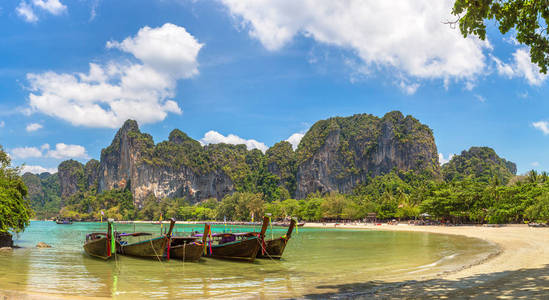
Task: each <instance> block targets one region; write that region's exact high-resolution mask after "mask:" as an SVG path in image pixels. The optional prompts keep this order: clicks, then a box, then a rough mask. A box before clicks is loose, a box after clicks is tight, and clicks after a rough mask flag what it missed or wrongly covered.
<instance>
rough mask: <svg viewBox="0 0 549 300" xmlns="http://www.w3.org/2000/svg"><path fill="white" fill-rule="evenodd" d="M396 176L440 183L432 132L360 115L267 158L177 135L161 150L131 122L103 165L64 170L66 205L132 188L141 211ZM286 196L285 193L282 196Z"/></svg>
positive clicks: (397, 116) (66, 165)
mask: <svg viewBox="0 0 549 300" xmlns="http://www.w3.org/2000/svg"><path fill="white" fill-rule="evenodd" d="M393 169H397V170H403V171H408V170H412V171H415V172H418V173H425V174H428V175H429V176H432V177H438V176H439V173H440V168H439V165H438V155H437V149H436V145H435V142H434V138H433V134H432V131H431V129H429V127H427V126H426V125H424V124H421V123H420V122H419V121H418V120H416V119H415V118H413V117H411V116H406V117H405V116H403V115H402V113H400V112H390V113H387V114H386V115H385V116H383V117H382V118H379V117H376V116H373V115H369V114H358V115H354V116H350V117H335V118H330V119H327V120H322V121H318V122H317V123H315V124H314V125H313V126H312V127H311V128H310V130H309V131H308V132H307V133H306V134H305V136H304V138H303V140H302V141H301V143H300V145H299V147H298V149H297V150H296V151H294V150H293V149H292V147H291V145H290V144H289V143H288V142H280V143H277V144H275V145H274V146H273V147H271V148H270V149H268V150H267V151H266V153H265V154H263V153H262V152H261V151H259V150H257V149H254V150H247V149H246V146H245V145H228V144H212V145H206V146H203V145H201V144H200V143H199V142H198V141H196V140H194V139H192V138H190V137H189V136H187V135H186V134H185V133H183V132H182V131H180V130H178V129H175V130H173V131H172V132H171V133H170V136H169V139H168V140H167V141H163V142H160V143H157V144H155V143H154V141H153V138H152V136H150V135H148V134H146V133H142V132H141V131H140V129H139V127H138V124H137V122H135V121H133V120H128V121H126V122H125V123H124V125H123V126H122V128H120V129H119V130H118V132H117V133H116V135H115V137H114V139H113V140H112V143H111V145H109V146H108V147H106V148H104V149H103V150H102V152H101V159H100V161H99V162H98V161H95V160H92V161H90V162H88V163H87V164H86V165H82V164H80V163H78V162H76V161H66V162H63V163H62V164H61V165H60V166H59V174H58V175H59V181H60V191H61V196H62V198H63V199H66V198H67V197H69V196H71V195H72V194H74V193H76V192H78V191H80V190H82V189H95V191H96V192H97V193H101V192H104V191H107V190H111V189H120V188H129V189H130V190H131V192H132V194H133V196H134V201H135V203H136V204H137V206H138V207H140V206H141V204H142V203H143V201H144V199H145V198H147V197H148V196H151V195H152V196H154V197H156V198H157V199H161V198H165V197H171V198H175V197H177V198H179V197H181V198H187V199H189V200H190V201H191V202H197V201H201V200H203V199H207V198H217V199H221V198H222V197H224V196H225V195H227V194H230V193H233V192H234V191H252V192H259V193H263V194H264V195H265V196H266V197H271V199H272V198H273V197H274V198H276V197H275V196H273V195H276V194H280V193H283V194H284V193H286V194H289V195H290V196H292V197H296V198H304V197H306V196H307V195H308V194H309V193H313V192H321V193H325V192H330V191H338V192H341V193H349V192H351V191H352V190H353V188H354V187H356V186H357V185H358V184H361V183H363V182H365V181H366V180H367V179H368V178H369V177H371V176H376V175H379V174H383V173H387V172H390V171H391V170H393ZM282 191H283V192H282Z"/></svg>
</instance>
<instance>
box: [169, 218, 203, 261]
mask: <svg viewBox="0 0 549 300" xmlns="http://www.w3.org/2000/svg"><path fill="white" fill-rule="evenodd" d="M209 232H210V224H205V225H204V234H203V235H202V242H199V239H200V238H199V237H197V236H194V237H193V236H188V237H178V236H174V237H172V239H171V241H170V258H173V259H182V260H184V261H197V260H199V259H200V257H202V254H203V253H204V245H205V244H206V238H207V236H208V233H209Z"/></svg>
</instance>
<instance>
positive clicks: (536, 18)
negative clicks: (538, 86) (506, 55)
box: [452, 0, 549, 73]
mask: <svg viewBox="0 0 549 300" xmlns="http://www.w3.org/2000/svg"><path fill="white" fill-rule="evenodd" d="M452 13H453V14H454V15H456V16H458V17H459V29H460V30H461V33H462V34H463V36H464V37H467V36H468V35H470V34H472V35H476V36H478V37H480V38H481V39H482V40H484V39H486V21H488V20H495V21H496V22H497V25H498V28H499V31H500V32H501V33H502V34H505V33H507V32H509V31H511V30H512V31H513V32H516V39H517V41H518V42H519V43H521V44H525V45H527V46H528V47H529V48H530V57H531V60H532V62H533V63H535V64H537V65H538V66H539V67H540V70H541V72H542V73H547V66H549V39H548V34H547V24H549V5H548V3H547V1H546V0H497V1H496V0H483V1H477V0H456V1H455V3H454V8H453V10H452Z"/></svg>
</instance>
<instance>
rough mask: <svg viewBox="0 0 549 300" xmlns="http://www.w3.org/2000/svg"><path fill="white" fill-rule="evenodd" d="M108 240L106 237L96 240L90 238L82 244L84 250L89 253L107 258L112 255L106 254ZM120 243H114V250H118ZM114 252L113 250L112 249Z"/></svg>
mask: <svg viewBox="0 0 549 300" xmlns="http://www.w3.org/2000/svg"><path fill="white" fill-rule="evenodd" d="M108 247H109V240H108V239H107V238H106V237H102V238H99V239H96V240H90V241H88V242H86V243H85V244H84V251H85V252H86V253H87V254H88V255H89V256H93V257H97V258H101V259H104V260H108V259H110V258H111V257H112V255H111V256H108V250H107V249H108ZM119 248H120V244H118V242H117V243H116V250H117V251H118V250H119ZM113 253H114V251H113Z"/></svg>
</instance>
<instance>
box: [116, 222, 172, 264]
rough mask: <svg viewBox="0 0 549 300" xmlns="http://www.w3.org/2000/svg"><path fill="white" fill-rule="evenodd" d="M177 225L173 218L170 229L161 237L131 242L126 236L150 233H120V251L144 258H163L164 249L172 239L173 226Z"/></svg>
mask: <svg viewBox="0 0 549 300" xmlns="http://www.w3.org/2000/svg"><path fill="white" fill-rule="evenodd" d="M174 225H175V220H174V219H171V222H170V229H169V230H168V233H167V234H165V235H162V236H159V237H155V238H152V239H147V240H144V241H140V242H136V243H131V244H129V243H128V242H127V241H125V240H124V238H125V237H129V236H142V235H150V234H149V233H129V234H125V233H121V234H119V235H118V239H119V241H120V248H119V249H118V253H120V254H123V255H129V256H136V257H143V258H158V259H161V258H162V257H163V256H164V251H165V250H166V246H167V245H168V242H169V240H170V237H171V234H172V230H173V227H174Z"/></svg>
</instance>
